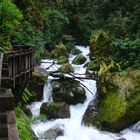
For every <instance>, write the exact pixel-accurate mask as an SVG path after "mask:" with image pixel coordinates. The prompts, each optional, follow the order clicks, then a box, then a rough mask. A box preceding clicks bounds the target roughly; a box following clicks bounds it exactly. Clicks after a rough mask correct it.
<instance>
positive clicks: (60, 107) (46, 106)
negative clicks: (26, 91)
mask: <svg viewBox="0 0 140 140" xmlns="http://www.w3.org/2000/svg"><path fill="white" fill-rule="evenodd" d="M40 112H41V114H44V115H46V116H47V118H48V119H52V118H69V117H70V111H69V105H68V104H66V103H65V102H51V103H43V104H42V106H41V110H40Z"/></svg>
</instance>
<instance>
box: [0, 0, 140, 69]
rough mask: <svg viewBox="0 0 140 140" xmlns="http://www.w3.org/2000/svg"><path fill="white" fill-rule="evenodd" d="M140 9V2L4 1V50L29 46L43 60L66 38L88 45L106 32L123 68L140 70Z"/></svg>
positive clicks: (0, 5) (0, 46)
mask: <svg viewBox="0 0 140 140" xmlns="http://www.w3.org/2000/svg"><path fill="white" fill-rule="evenodd" d="M139 9H140V0H135V1H133V0H127V1H124V2H123V1H121V0H118V1H115V0H52V1H50V0H20V1H18V0H0V50H1V51H7V50H9V49H10V50H11V49H12V45H13V44H22V45H29V46H32V47H34V48H35V50H36V54H35V56H36V58H37V59H39V58H40V57H42V56H46V55H49V56H50V54H49V53H48V51H51V50H53V48H55V45H56V44H59V42H60V41H63V37H64V36H65V35H71V36H73V37H74V38H75V40H76V42H77V43H80V44H84V43H86V44H88V41H89V38H90V37H91V36H93V34H95V33H96V32H97V31H99V30H103V31H105V32H108V33H109V34H110V36H111V39H112V42H113V45H114V48H115V51H117V53H116V56H115V57H116V58H118V60H117V61H118V62H119V63H120V64H121V65H122V68H124V69H125V68H127V67H129V66H131V67H134V68H137V67H139V61H140V56H139V53H138V52H139V51H140V47H139V46H140V39H139V37H140V21H139V18H140V14H139V13H140V12H139V11H140V10H139ZM63 43H65V42H63ZM11 44H12V45H11ZM72 46H73V45H72V44H70V47H72ZM46 49H47V50H46Z"/></svg>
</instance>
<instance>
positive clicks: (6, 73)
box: [0, 46, 33, 140]
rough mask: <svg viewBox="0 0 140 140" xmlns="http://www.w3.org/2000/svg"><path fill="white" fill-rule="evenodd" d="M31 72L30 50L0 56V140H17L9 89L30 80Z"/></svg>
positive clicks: (11, 96) (31, 54)
mask: <svg viewBox="0 0 140 140" xmlns="http://www.w3.org/2000/svg"><path fill="white" fill-rule="evenodd" d="M17 47H18V48H22V47H20V46H17ZM32 71H33V50H32V49H30V48H27V49H26V47H25V48H22V49H20V50H17V51H13V52H11V53H4V54H0V140H19V136H18V132H17V128H16V117H15V112H14V95H13V93H12V90H11V89H13V88H15V87H16V86H17V85H20V84H21V83H22V82H23V81H24V80H28V79H29V78H31V76H32Z"/></svg>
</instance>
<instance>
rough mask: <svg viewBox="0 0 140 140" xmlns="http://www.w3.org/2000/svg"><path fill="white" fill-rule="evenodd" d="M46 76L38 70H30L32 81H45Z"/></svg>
mask: <svg viewBox="0 0 140 140" xmlns="http://www.w3.org/2000/svg"><path fill="white" fill-rule="evenodd" d="M47 79H48V77H47V76H44V75H42V74H41V73H39V72H32V82H34V83H38V84H39V83H40V84H44V83H45V82H46V81H47Z"/></svg>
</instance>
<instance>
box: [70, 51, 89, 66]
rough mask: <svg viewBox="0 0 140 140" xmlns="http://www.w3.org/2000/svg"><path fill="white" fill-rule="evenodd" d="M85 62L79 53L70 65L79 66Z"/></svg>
mask: <svg viewBox="0 0 140 140" xmlns="http://www.w3.org/2000/svg"><path fill="white" fill-rule="evenodd" d="M86 60H87V59H86V58H85V57H84V56H83V55H82V54H81V53H80V54H78V55H77V56H76V57H75V58H74V60H73V61H72V64H75V65H81V64H83V63H85V61H86Z"/></svg>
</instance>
